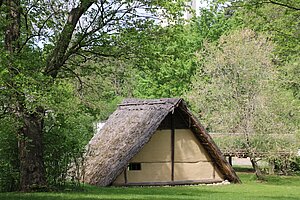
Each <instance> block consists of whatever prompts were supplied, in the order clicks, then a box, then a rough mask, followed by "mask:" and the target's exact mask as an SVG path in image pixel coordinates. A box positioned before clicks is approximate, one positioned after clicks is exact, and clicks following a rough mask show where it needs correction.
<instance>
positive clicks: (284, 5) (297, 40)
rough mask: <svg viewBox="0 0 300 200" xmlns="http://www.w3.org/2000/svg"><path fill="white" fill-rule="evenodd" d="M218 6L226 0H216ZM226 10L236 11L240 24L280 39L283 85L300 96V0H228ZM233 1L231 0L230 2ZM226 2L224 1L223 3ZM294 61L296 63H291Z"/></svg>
mask: <svg viewBox="0 0 300 200" xmlns="http://www.w3.org/2000/svg"><path fill="white" fill-rule="evenodd" d="M213 2H214V5H215V6H219V7H220V5H221V4H222V3H224V2H225V1H223V0H216V1H213ZM226 2H227V4H226V6H225V7H226V8H224V12H229V13H232V18H235V20H236V21H238V26H239V27H248V28H250V29H252V30H254V31H256V32H260V33H263V34H266V35H267V36H268V38H270V39H271V40H272V41H274V42H275V43H276V49H275V55H276V56H277V57H278V59H277V60H276V66H277V67H278V69H279V71H280V72H281V79H282V85H283V86H285V87H286V88H287V89H288V90H291V91H292V92H293V93H294V96H295V97H296V98H299V84H300V83H299V80H298V79H297V77H299V73H298V71H297V70H293V69H290V68H293V67H294V66H296V65H297V66H299V61H298V58H299V52H300V45H299V44H300V37H299V31H298V29H299V23H298V21H299V17H300V2H299V1H297V0H291V1H286V0H266V1H261V0H239V1H226ZM228 2H230V3H228ZM223 6H224V4H223ZM291 63H293V64H291Z"/></svg>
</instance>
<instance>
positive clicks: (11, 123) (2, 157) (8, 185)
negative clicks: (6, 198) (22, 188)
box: [0, 116, 19, 192]
mask: <svg viewBox="0 0 300 200" xmlns="http://www.w3.org/2000/svg"><path fill="white" fill-rule="evenodd" d="M18 127H19V124H18V122H17V121H16V120H15V119H14V118H13V117H10V116H5V117H2V118H0V192H3V191H14V190H17V189H18V187H19V159H18V150H17V147H18V140H17V136H16V135H15V134H16V130H17V129H18Z"/></svg>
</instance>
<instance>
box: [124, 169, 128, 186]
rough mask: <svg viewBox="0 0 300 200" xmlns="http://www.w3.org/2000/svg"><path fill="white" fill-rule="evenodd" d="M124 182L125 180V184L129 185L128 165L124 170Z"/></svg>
mask: <svg viewBox="0 0 300 200" xmlns="http://www.w3.org/2000/svg"><path fill="white" fill-rule="evenodd" d="M124 180H125V184H127V183H128V179H127V165H126V167H125V169H124Z"/></svg>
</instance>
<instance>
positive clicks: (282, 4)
mask: <svg viewBox="0 0 300 200" xmlns="http://www.w3.org/2000/svg"><path fill="white" fill-rule="evenodd" d="M270 3H272V4H275V5H279V6H283V7H286V8H289V9H293V10H300V7H295V6H292V5H288V4H284V3H280V2H277V1H274V0H270Z"/></svg>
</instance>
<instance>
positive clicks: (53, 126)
mask: <svg viewBox="0 0 300 200" xmlns="http://www.w3.org/2000/svg"><path fill="white" fill-rule="evenodd" d="M53 88H54V91H52V93H51V94H52V96H51V98H50V100H51V103H52V106H51V108H52V109H51V110H47V112H46V116H45V119H44V143H45V144H46V145H45V152H44V155H45V156H44V162H45V166H46V172H47V179H48V184H49V185H50V186H62V185H64V184H65V182H66V180H67V179H66V178H67V172H68V170H69V169H70V164H71V163H76V164H78V165H80V163H79V161H80V159H81V158H82V156H83V153H84V150H85V145H86V144H87V142H88V141H89V139H90V138H91V137H92V135H93V133H94V130H93V122H94V120H95V118H94V117H92V116H91V115H90V114H89V113H87V112H85V110H84V107H83V106H82V105H81V102H80V100H79V98H78V97H77V96H76V95H75V94H74V92H75V90H74V87H73V85H72V84H70V83H68V82H65V81H60V82H57V83H56V84H55V85H54V87H53Z"/></svg>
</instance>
